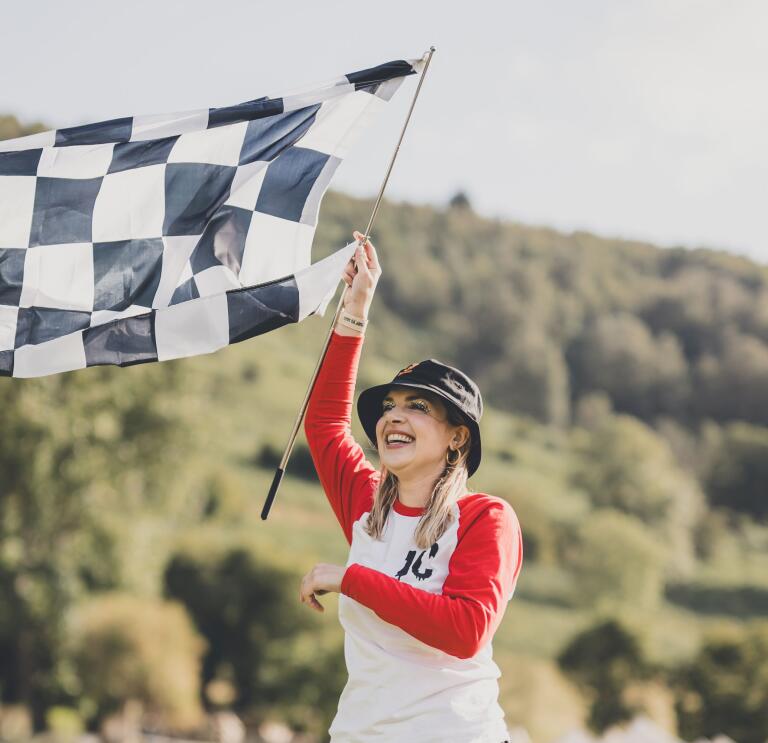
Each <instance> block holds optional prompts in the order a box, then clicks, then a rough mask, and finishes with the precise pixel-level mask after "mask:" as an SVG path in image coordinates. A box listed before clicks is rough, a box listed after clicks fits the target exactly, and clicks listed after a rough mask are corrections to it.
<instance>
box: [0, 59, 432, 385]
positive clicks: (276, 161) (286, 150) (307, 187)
mask: <svg viewBox="0 0 768 743" xmlns="http://www.w3.org/2000/svg"><path fill="white" fill-rule="evenodd" d="M420 64H421V63H420V62H418V61H397V62H390V63H387V64H384V65H380V66H379V67H374V68H371V69H368V70H363V71H361V72H356V73H352V74H349V75H345V76H344V77H342V78H340V79H338V80H333V81H331V82H329V83H327V84H325V85H321V86H316V87H314V88H313V89H311V90H306V91H299V92H296V93H293V94H291V95H286V96H282V97H264V98H258V99H256V100H253V101H248V102H246V103H241V104H239V105H236V106H228V107H225V108H213V109H208V110H201V111H191V112H186V113H182V114H174V115H164V116H134V117H129V118H123V119H114V120H112V121H105V122H100V123H97V124H87V125H84V126H77V127H72V128H69V129H58V130H54V131H49V132H44V133H42V134H34V135H31V136H28V137H22V138H19V139H13V140H7V141H0V375H4V376H15V377H35V376H43V375H46V374H54V373H57V372H63V371H69V370H72V369H82V368H85V367H88V366H95V365H100V364H116V365H119V366H127V365H130V364H137V363H144V362H148V361H164V360H166V359H174V358H180V357H183V356H192V355H195V354H200V353H208V352H211V351H214V350H216V349H218V348H221V347H223V346H226V345H228V344H230V343H236V342H238V341H242V340H245V339H246V338H250V337H253V336H254V335H258V334H260V333H264V332H267V331H268V330H272V329H274V328H276V327H279V326H280V325H283V324H285V323H288V322H298V321H299V320H302V319H303V318H304V317H306V316H307V315H310V314H314V313H322V312H323V311H324V309H325V307H326V305H327V303H328V301H330V298H331V297H332V296H333V293H334V291H335V288H336V286H337V284H338V281H339V278H340V276H341V272H342V270H343V267H344V265H345V263H346V262H347V260H348V259H349V257H350V256H351V254H352V252H353V250H354V246H353V245H348V246H347V247H346V248H343V249H342V250H340V251H337V253H335V254H333V255H331V256H329V258H327V259H325V260H324V261H320V262H319V263H316V264H315V265H311V246H312V239H313V237H314V232H315V225H316V223H317V216H318V210H319V208H320V201H321V199H322V196H323V194H324V193H325V191H326V189H327V187H328V185H329V183H330V179H331V177H332V175H333V173H334V171H335V170H336V168H337V167H338V166H339V164H340V162H341V161H342V159H343V158H344V156H345V155H346V151H347V148H348V147H349V144H350V140H351V138H352V135H354V134H356V133H357V132H358V131H359V130H360V128H361V125H362V124H364V123H365V122H366V120H367V119H369V118H370V117H371V116H372V115H374V114H375V113H376V112H377V110H378V109H380V108H381V107H383V106H384V104H385V102H386V101H388V100H389V99H390V98H391V96H392V95H393V94H394V93H395V91H396V90H397V88H398V87H399V85H400V84H401V82H402V81H403V79H404V77H406V76H407V75H411V74H414V73H415V72H417V71H418V69H419V66H420Z"/></svg>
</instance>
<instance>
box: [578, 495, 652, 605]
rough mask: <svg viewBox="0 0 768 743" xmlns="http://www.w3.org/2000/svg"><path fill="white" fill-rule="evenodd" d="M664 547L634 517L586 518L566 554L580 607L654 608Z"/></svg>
mask: <svg viewBox="0 0 768 743" xmlns="http://www.w3.org/2000/svg"><path fill="white" fill-rule="evenodd" d="M664 558H665V548H664V546H663V545H662V544H661V543H660V542H659V541H658V540H657V539H655V538H654V536H653V535H652V533H651V532H650V530H649V529H648V528H647V527H646V526H645V525H644V524H643V523H642V522H641V521H639V520H638V519H637V518H635V517H633V516H628V515H626V514H623V513H620V512H619V511H614V510H611V509H600V510H597V511H594V512H593V513H592V514H590V515H589V516H588V517H587V519H586V520H585V521H584V523H583V524H582V525H581V526H580V528H579V530H578V534H577V542H576V545H575V546H574V548H573V550H572V554H571V556H570V561H569V567H570V568H571V570H572V571H573V591H574V601H575V603H577V604H578V605H580V606H589V607H594V606H596V605H597V606H604V607H607V608H610V609H619V608H621V607H622V606H628V607H635V608H638V609H644V610H649V609H654V608H655V607H656V606H657V605H658V603H659V601H660V599H661V594H662V590H663V587H664V579H663V564H664Z"/></svg>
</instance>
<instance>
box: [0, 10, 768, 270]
mask: <svg viewBox="0 0 768 743" xmlns="http://www.w3.org/2000/svg"><path fill="white" fill-rule="evenodd" d="M7 5H8V6H9V7H8V8H5V9H4V10H5V12H4V14H3V15H4V19H3V23H2V26H1V27H0V70H2V72H0V75H2V78H0V79H1V80H2V83H1V84H0V111H3V110H4V111H7V112H8V113H13V114H16V115H17V116H19V117H20V118H21V119H22V120H25V121H30V120H33V119H42V120H44V121H45V122H46V123H49V124H50V125H52V126H67V125H72V124H77V123H84V122H87V121H94V120H100V119H105V118H113V117H116V116H124V115H130V114H133V113H159V112H165V111H176V110H184V109H189V108H200V107H208V106H215V105H224V104H228V103H235V102H238V101H242V100H247V99H250V98H255V97H259V96H262V95H265V94H269V95H273V94H279V93H281V92H282V91H283V90H286V89H291V88H295V87H302V86H304V85H306V84H308V83H312V82H316V81H323V80H325V79H328V78H333V77H337V76H338V75H339V74H342V73H345V72H351V71H353V70H356V69H360V68H364V67H370V66H373V65H376V64H379V63H381V62H384V61H388V60H390V59H401V58H407V57H416V56H420V55H421V53H422V52H423V51H424V50H425V49H426V48H427V47H428V46H429V45H430V44H434V45H435V46H436V47H437V53H436V54H435V57H434V60H433V64H432V67H431V69H430V72H429V75H428V78H427V80H426V81H425V83H424V87H423V90H422V96H421V98H420V100H419V103H418V106H417V108H416V111H415V113H414V119H413V122H412V125H411V128H410V129H409V131H408V134H407V135H406V140H405V142H404V144H403V148H402V150H401V154H400V157H399V159H398V162H397V165H396V167H395V171H394V174H393V177H392V180H391V181H390V186H389V188H388V191H387V194H388V196H389V197H390V198H394V199H408V200H414V201H419V202H429V203H438V204H442V203H445V201H446V200H447V199H448V198H449V197H450V196H451V195H452V194H453V193H454V192H456V191H457V190H459V189H463V190H465V191H467V192H468V193H469V195H470V197H471V200H472V202H473V204H474V206H475V208H476V209H477V211H479V212H481V213H483V214H488V215H493V216H501V217H505V218H509V219H512V220H516V221H521V222H525V223H532V224H544V225H551V226H554V227H557V228H560V229H564V230H572V229H586V230H590V231H592V232H596V233H598V234H602V235H610V236H621V237H628V238H640V239H647V240H651V241H653V242H656V243H659V244H662V245H677V244H682V245H687V246H696V245H706V246H709V247H716V248H722V249H727V250H733V251H737V252H741V253H745V254H748V255H750V256H752V257H753V258H757V259H759V260H761V261H764V262H766V263H768V229H766V228H767V227H768V208H766V197H767V196H768V186H767V185H766V176H767V175H768V146H766V132H768V95H766V88H768V43H766V38H767V37H768V3H766V2H765V1H764V0H733V2H723V1H722V0H672V2H670V0H642V1H641V2H629V0H604V1H603V2H596V1H594V0H579V1H578V2H574V1H573V0H553V1H552V2H546V1H543V2H534V1H533V0H528V2H517V1H514V0H498V1H497V2H490V1H488V0H473V2H462V3H459V2H447V1H446V0H442V1H441V2H437V1H436V0H408V1H404V0H389V1H388V2H386V3H369V2H365V1H364V0H357V2H348V1H347V0H344V1H342V0H313V1H312V2H310V1H308V0H294V2H290V3H275V2H258V1H256V0H250V2H249V1H248V0H217V1H216V2H215V3H214V2H211V1H210V0H208V1H205V2H204V1H203V0H186V1H185V2H182V1H181V0H130V2H125V1H123V2H113V1H112V0H68V1H67V2H61V1H60V0H58V1H52V0H51V1H48V0H45V1H42V0H38V1H37V2H27V3H8V4H7ZM414 88H415V80H414V79H411V80H409V81H408V84H407V85H406V86H404V87H403V88H402V89H401V91H400V93H399V94H398V97H397V98H396V99H395V100H394V101H393V103H392V105H391V106H390V107H389V109H388V111H387V113H386V115H385V116H384V117H382V119H381V120H380V121H379V122H378V123H377V124H376V126H375V127H374V128H372V129H371V130H370V131H369V132H368V133H367V134H366V136H364V137H363V138H362V139H361V141H360V142H359V143H358V145H357V147H356V148H355V150H354V152H353V154H352V156H351V157H350V158H349V160H348V161H347V162H346V163H345V164H344V166H343V167H342V168H341V169H340V170H339V172H338V174H337V177H336V179H335V182H334V185H335V187H336V188H339V189H341V190H344V191H347V192H349V193H353V194H355V195H360V196H366V195H372V194H375V192H376V191H377V189H378V185H379V182H380V180H381V177H382V175H383V172H384V169H385V167H386V163H387V161H388V157H389V153H390V151H391V149H392V147H393V146H394V143H395V141H396V139H397V135H398V133H399V128H400V122H401V121H402V119H403V118H404V115H405V112H406V109H407V105H408V102H409V98H410V95H411V94H412V92H413V90H414Z"/></svg>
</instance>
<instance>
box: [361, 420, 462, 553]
mask: <svg viewBox="0 0 768 743" xmlns="http://www.w3.org/2000/svg"><path fill="white" fill-rule="evenodd" d="M446 407H447V408H448V421H449V422H450V423H451V424H452V425H454V426H461V425H466V423H465V421H464V419H463V418H462V417H461V415H460V414H459V413H458V412H456V411H455V410H454V409H453V408H452V407H449V406H446ZM471 444H472V441H471V435H468V436H467V440H466V441H465V442H464V443H463V444H462V445H461V446H460V447H459V448H458V449H457V450H455V451H457V452H458V454H459V456H458V457H456V461H455V462H454V463H453V464H451V463H449V462H448V461H447V460H446V462H445V467H444V468H443V471H442V473H441V474H440V476H439V477H438V478H437V479H436V480H435V483H434V485H433V486H432V494H431V495H430V497H429V501H427V505H426V507H425V508H424V513H423V514H422V515H421V519H420V520H419V523H418V524H417V525H416V531H415V533H414V541H415V542H416V546H417V547H418V548H419V549H424V550H425V549H429V548H430V547H431V546H432V545H433V544H434V543H435V542H436V541H437V540H438V539H440V537H441V536H442V535H443V534H444V533H445V530H446V529H447V528H448V527H449V526H450V524H451V521H452V520H453V514H452V509H453V504H454V503H456V501H457V500H458V499H459V498H460V497H461V496H462V495H465V494H466V492H467V480H468V478H469V474H468V472H467V458H468V457H469V449H470V446H471ZM446 454H448V451H446ZM455 456H456V455H455V454H453V455H452V457H455ZM380 474H381V477H380V479H379V486H378V487H377V488H376V493H375V494H374V496H373V506H372V508H371V512H370V513H369V514H368V521H367V523H366V525H365V527H364V528H365V533H366V534H368V535H369V536H370V537H373V538H374V539H381V536H382V534H383V532H384V526H385V525H386V523H387V518H388V517H389V512H390V511H391V510H392V505H393V504H394V502H395V501H396V500H397V495H398V488H399V480H398V479H397V475H394V474H393V473H391V472H390V471H389V470H387V468H386V467H384V466H382V468H381V473H380Z"/></svg>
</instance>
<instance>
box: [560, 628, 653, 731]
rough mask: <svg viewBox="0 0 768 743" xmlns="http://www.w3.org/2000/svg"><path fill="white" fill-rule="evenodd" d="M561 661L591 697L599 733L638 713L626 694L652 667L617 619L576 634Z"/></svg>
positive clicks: (593, 722)
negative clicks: (633, 683) (630, 686)
mask: <svg viewBox="0 0 768 743" xmlns="http://www.w3.org/2000/svg"><path fill="white" fill-rule="evenodd" d="M557 662H558V664H559V665H560V668H562V670H563V671H564V672H565V673H566V674H568V676H570V677H571V678H572V679H573V680H574V682H575V683H576V684H578V686H579V687H581V689H582V690H583V691H584V692H585V693H586V695H587V697H588V698H589V701H590V711H589V725H590V727H591V728H592V729H593V730H595V731H596V732H598V733H602V732H603V731H604V730H605V729H606V728H608V727H610V726H611V725H614V724H617V723H621V722H624V721H626V720H629V719H631V718H632V717H633V715H634V714H635V713H636V712H638V710H636V709H634V708H633V707H632V705H630V704H628V703H627V701H626V700H625V696H624V695H625V692H626V690H627V688H628V687H629V685H630V684H631V683H632V682H633V681H636V680H638V679H642V678H645V677H647V676H648V674H649V667H648V664H647V662H646V660H645V658H644V655H643V652H642V649H641V647H640V643H639V642H638V640H637V638H636V637H635V636H634V635H633V634H632V633H631V632H630V631H629V630H628V629H626V628H625V627H623V626H622V625H621V624H620V623H619V622H617V621H616V620H613V619H609V620H607V621H603V622H601V623H600V624H597V625H595V626H594V627H591V628H589V629H587V630H585V631H583V632H581V633H579V634H578V635H576V636H575V637H574V638H573V639H572V640H571V641H570V642H569V643H568V644H567V645H566V647H565V648H563V650H562V651H561V652H560V654H559V656H558V658H557Z"/></svg>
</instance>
